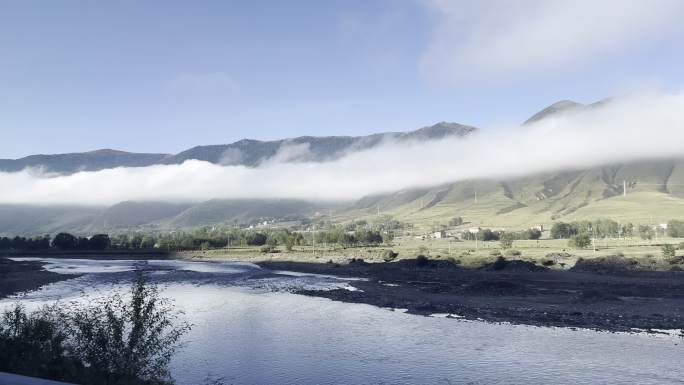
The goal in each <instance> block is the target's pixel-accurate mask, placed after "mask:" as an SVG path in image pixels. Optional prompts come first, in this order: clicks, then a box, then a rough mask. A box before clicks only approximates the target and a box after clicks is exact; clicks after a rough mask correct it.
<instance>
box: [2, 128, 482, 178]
mask: <svg viewBox="0 0 684 385" xmlns="http://www.w3.org/2000/svg"><path fill="white" fill-rule="evenodd" d="M475 130H477V128H475V127H472V126H467V125H462V124H458V123H449V122H439V123H437V124H434V125H432V126H426V127H422V128H419V129H417V130H413V131H407V132H384V133H377V134H370V135H363V136H300V137H295V138H286V139H279V140H270V141H261V140H255V139H241V140H239V141H236V142H233V143H229V144H218V145H206V146H195V147H192V148H190V149H187V150H185V151H181V152H179V153H177V154H164V153H134V152H126V151H120V150H113V149H99V150H93V151H87V152H78V153H65V154H36V155H29V156H26V157H23V158H19V159H0V171H4V172H17V171H21V170H23V169H25V168H28V167H36V168H41V169H42V170H43V171H45V172H52V173H60V174H72V173H75V172H79V171H99V170H103V169H108V168H116V167H146V166H153V165H162V164H180V163H183V162H184V161H186V160H190V159H196V160H203V161H207V162H211V163H215V164H221V165H243V166H248V167H255V166H258V165H259V164H260V163H261V162H263V161H265V160H266V159H268V158H271V157H273V156H275V155H276V154H278V151H279V150H281V149H283V148H284V147H287V146H298V145H299V146H304V147H306V148H305V149H306V154H302V157H300V158H297V159H293V160H296V161H312V162H325V161H330V160H334V159H337V158H339V157H341V156H343V155H344V154H346V153H348V152H349V151H358V150H363V149H369V148H372V147H375V146H377V145H379V144H381V143H382V142H383V141H385V140H389V139H394V140H419V141H429V140H438V139H442V138H445V137H449V136H453V137H464V136H467V135H468V134H470V133H471V132H473V131H475Z"/></svg>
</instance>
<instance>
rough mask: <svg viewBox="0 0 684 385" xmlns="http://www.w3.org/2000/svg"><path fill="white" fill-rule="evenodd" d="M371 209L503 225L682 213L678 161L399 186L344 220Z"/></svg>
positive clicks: (662, 218)
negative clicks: (430, 185)
mask: <svg viewBox="0 0 684 385" xmlns="http://www.w3.org/2000/svg"><path fill="white" fill-rule="evenodd" d="M623 188H624V190H623ZM378 211H380V213H381V214H384V215H390V216H392V217H394V218H395V219H397V220H399V221H403V222H408V223H413V224H414V225H418V226H425V227H428V226H431V225H434V224H447V223H448V221H449V219H451V218H453V217H455V216H460V217H463V219H464V220H465V221H467V222H470V223H471V224H472V225H474V226H475V225H477V226H493V227H503V228H507V227H510V228H526V227H528V226H530V225H532V224H544V225H546V226H549V225H551V224H552V223H553V222H554V221H559V220H564V221H573V220H582V219H595V218H612V219H615V220H618V221H621V222H633V223H651V224H652V223H656V222H658V223H662V222H666V221H667V220H669V219H672V218H684V160H682V159H672V160H653V161H639V162H633V163H624V164H612V165H606V166H601V167H593V168H587V169H582V170H568V171H561V172H552V173H542V174H537V175H530V176H527V177H523V178H513V179H496V180H494V179H492V180H467V181H460V182H456V183H451V184H446V185H441V186H435V187H431V188H421V189H410V190H404V191H399V192H395V193H391V194H383V195H376V196H370V197H365V198H363V199H361V200H359V201H357V202H355V203H354V204H353V205H352V206H350V207H349V210H348V211H347V212H346V213H345V214H344V217H345V218H348V219H352V218H372V217H375V216H377V212H378Z"/></svg>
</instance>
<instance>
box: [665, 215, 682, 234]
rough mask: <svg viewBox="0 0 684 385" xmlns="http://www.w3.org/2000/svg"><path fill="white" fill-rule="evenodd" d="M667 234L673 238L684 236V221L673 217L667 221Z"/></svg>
mask: <svg viewBox="0 0 684 385" xmlns="http://www.w3.org/2000/svg"><path fill="white" fill-rule="evenodd" d="M667 235H668V236H670V237H672V238H681V237H684V221H677V220H674V219H673V220H671V221H669V222H667Z"/></svg>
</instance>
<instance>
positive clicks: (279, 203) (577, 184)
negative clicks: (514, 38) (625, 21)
mask: <svg viewBox="0 0 684 385" xmlns="http://www.w3.org/2000/svg"><path fill="white" fill-rule="evenodd" d="M599 103H601V102H599ZM596 105H597V103H594V104H589V105H582V104H579V103H575V102H571V101H561V102H558V103H554V104H552V105H551V106H549V107H547V108H545V109H543V110H541V111H539V112H538V113H536V114H534V115H533V116H532V117H531V118H530V119H528V120H527V121H526V122H528V123H529V122H538V121H541V120H543V119H547V118H549V117H552V116H555V115H556V114H562V113H566V112H568V111H576V110H581V109H586V108H592V107H593V106H596ZM473 130H475V129H474V128H472V127H469V126H463V125H459V124H454V123H438V124H436V125H433V126H430V127H424V128H421V129H419V130H416V131H411V132H406V133H382V134H375V135H369V136H363V137H350V136H333V137H299V138H292V139H284V140H277V141H257V140H241V141H238V142H235V143H232V144H228V145H220V146H201V147H195V148H193V149H190V150H188V151H184V152H182V153H179V154H177V155H164V154H129V153H122V152H117V151H112V150H105V151H101V152H93V153H85V154H65V155H55V156H53V157H54V158H34V157H28V158H24V159H30V160H31V162H32V163H30V164H31V165H36V164H40V162H39V161H37V160H36V159H43V160H44V161H45V162H46V163H47V164H43V167H46V168H47V169H50V170H53V171H55V172H73V171H77V170H80V169H97V167H105V166H106V165H109V166H111V164H112V163H116V162H114V161H105V160H104V159H107V158H108V156H111V158H109V159H116V161H118V162H119V163H118V164H122V163H123V162H127V163H125V164H129V165H130V164H134V165H146V164H177V163H181V162H183V161H184V160H187V159H202V160H207V161H210V162H213V163H223V164H226V163H229V164H242V165H246V166H256V165H258V164H259V163H261V162H263V161H264V160H265V159H268V158H271V157H274V156H277V157H278V158H279V159H281V160H283V159H284V160H286V161H298V160H309V161H317V162H322V161H326V160H330V159H334V158H336V157H339V156H341V155H342V154H344V153H346V152H349V151H358V150H360V149H366V148H372V147H373V146H376V145H378V144H379V143H380V142H382V141H383V140H398V141H401V140H422V141H425V140H435V139H440V138H443V137H452V136H453V137H463V136H466V135H469V134H470V133H471V132H472V131H473ZM283 153H288V155H287V157H283ZM79 156H81V157H82V158H79ZM136 156H140V157H136ZM38 157H40V156H38ZM48 157H49V156H48ZM81 161H83V162H86V163H87V162H90V163H88V164H87V167H84V163H80V162H81ZM50 162H53V163H50ZM107 162H110V163H107ZM136 162H137V163H136ZM145 162H147V163H145ZM0 165H2V162H0ZM77 165H78V166H77ZM13 167H14V169H17V167H18V166H16V165H14V166H13ZM330 212H332V213H334V218H335V221H339V222H343V221H351V220H357V219H364V218H365V219H369V220H373V219H376V218H377V217H378V212H380V214H381V215H383V216H384V215H390V216H392V217H393V218H394V219H397V220H399V221H401V222H405V223H410V224H413V225H414V226H416V227H417V228H424V229H429V228H430V227H432V226H435V225H440V224H447V223H448V222H449V219H451V218H453V217H455V216H460V217H462V218H463V219H464V220H465V221H466V222H467V223H466V226H483V227H487V226H488V227H500V228H512V229H523V228H527V227H529V226H530V225H532V224H543V225H545V226H547V227H548V226H549V225H551V224H552V223H553V222H554V221H559V220H564V221H573V220H582V219H596V218H612V219H615V220H618V221H620V222H622V223H625V222H632V223H634V224H654V223H662V222H664V221H667V220H669V219H672V218H677V219H684V156H683V157H681V158H677V159H665V160H664V159H659V160H640V161H634V162H626V163H616V164H606V165H602V166H597V167H588V168H582V169H572V170H560V171H554V172H546V173H539V174H535V175H529V176H525V177H520V178H499V179H479V180H465V181H459V182H455V183H449V184H444V185H440V186H431V187H423V188H415V189H406V190H403V191H397V192H393V193H388V194H382V195H373V196H367V197H363V198H361V199H359V200H358V201H355V202H345V203H341V204H337V205H334V206H331V205H328V204H323V203H314V202H306V201H301V200H292V199H290V200H288V199H268V200H266V199H236V200H222V199H214V200H209V201H206V202H197V203H162V202H122V203H119V204H116V205H114V206H111V207H78V206H54V207H52V206H47V207H46V206H31V205H0V235H16V234H21V235H40V234H44V233H53V234H54V233H55V232H57V231H72V232H75V233H79V234H81V233H82V234H93V233H95V232H110V233H116V232H120V231H129V230H160V231H170V230H174V229H182V228H190V227H197V226H203V225H216V224H233V223H240V224H253V223H257V222H261V221H264V220H271V219H276V220H280V221H297V220H302V219H306V218H313V217H316V216H317V214H318V213H323V214H329V213H330Z"/></svg>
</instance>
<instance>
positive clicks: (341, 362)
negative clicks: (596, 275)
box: [0, 259, 684, 385]
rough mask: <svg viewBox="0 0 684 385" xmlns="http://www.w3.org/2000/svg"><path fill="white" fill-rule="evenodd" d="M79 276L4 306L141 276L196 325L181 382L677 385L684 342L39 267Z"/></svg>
mask: <svg viewBox="0 0 684 385" xmlns="http://www.w3.org/2000/svg"><path fill="white" fill-rule="evenodd" d="M42 260H44V261H46V262H47V263H48V265H47V268H48V269H49V270H52V271H55V272H58V273H81V274H83V275H82V276H81V277H79V278H76V279H72V280H68V281H63V282H58V283H55V284H51V285H48V286H46V287H44V288H42V289H41V290H37V291H34V292H30V293H26V294H24V295H21V296H18V297H14V298H10V299H5V300H2V301H0V307H4V306H8V305H10V304H12V303H14V302H17V301H21V302H22V303H24V304H26V306H27V307H29V308H31V307H35V306H39V305H41V304H44V303H52V302H54V301H57V300H59V301H70V300H81V301H87V300H88V298H92V297H97V296H100V295H107V294H109V293H111V292H112V291H118V290H120V291H125V290H127V289H128V287H129V286H128V285H129V284H130V282H131V280H132V278H133V276H134V273H133V270H134V269H145V270H147V271H148V272H149V273H148V274H149V277H150V279H151V280H152V281H154V282H156V283H158V284H159V285H160V287H161V289H162V295H163V296H165V297H168V298H171V299H173V300H174V301H175V304H176V306H177V308H178V309H180V310H182V311H183V312H184V314H183V316H182V317H183V318H184V319H185V320H187V321H189V322H190V323H192V324H193V328H192V331H191V332H190V333H188V334H187V335H186V336H185V338H184V341H185V347H184V348H183V349H182V350H181V351H179V353H178V354H177V355H176V356H175V358H174V360H173V362H172V373H173V377H174V378H175V380H176V382H177V384H181V385H185V384H188V385H189V384H192V385H195V384H202V383H203V382H204V379H205V378H206V377H207V376H210V377H212V378H223V379H224V383H227V384H255V385H256V384H260V385H268V384H312V385H324V384H677V383H684V381H683V379H684V365H682V363H681V358H682V357H683V354H684V345H682V342H684V339H681V338H680V337H677V336H670V335H646V334H624V333H604V332H595V331H589V330H570V329H563V328H541V327H531V326H519V325H508V324H490V323H485V322H477V321H464V320H458V319H452V318H441V317H439V316H438V315H436V316H434V317H423V316H416V315H410V314H405V313H403V312H401V311H397V310H392V309H380V308H376V307H373V306H369V305H362V304H346V303H341V302H334V301H330V300H327V299H322V298H311V297H305V296H301V295H294V294H291V293H290V292H291V291H292V290H293V289H295V288H302V287H305V288H309V289H320V290H327V289H331V288H346V289H348V290H354V286H353V285H354V280H348V279H338V278H336V277H331V276H316V275H305V274H293V273H288V272H272V271H268V270H265V269H261V268H259V267H258V266H256V265H252V264H249V263H227V262H226V263H221V262H184V261H145V262H139V261H138V262H134V261H93V260H78V259H71V260H65V259H42Z"/></svg>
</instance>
